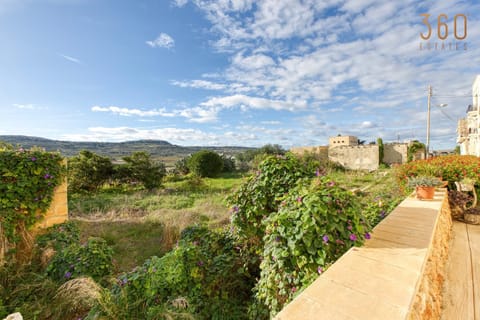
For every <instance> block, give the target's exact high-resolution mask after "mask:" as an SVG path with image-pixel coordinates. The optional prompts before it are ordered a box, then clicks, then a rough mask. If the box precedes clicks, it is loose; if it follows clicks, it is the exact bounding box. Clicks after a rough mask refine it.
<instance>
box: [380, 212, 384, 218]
mask: <svg viewBox="0 0 480 320" xmlns="http://www.w3.org/2000/svg"><path fill="white" fill-rule="evenodd" d="M380 217H382V218H383V217H385V210H382V211H380Z"/></svg>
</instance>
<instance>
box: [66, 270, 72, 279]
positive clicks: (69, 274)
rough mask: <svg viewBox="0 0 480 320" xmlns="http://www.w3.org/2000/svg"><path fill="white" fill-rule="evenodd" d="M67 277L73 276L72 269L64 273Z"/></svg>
mask: <svg viewBox="0 0 480 320" xmlns="http://www.w3.org/2000/svg"><path fill="white" fill-rule="evenodd" d="M64 277H65V279H70V278H71V277H72V273H71V272H70V271H67V272H65V275H64Z"/></svg>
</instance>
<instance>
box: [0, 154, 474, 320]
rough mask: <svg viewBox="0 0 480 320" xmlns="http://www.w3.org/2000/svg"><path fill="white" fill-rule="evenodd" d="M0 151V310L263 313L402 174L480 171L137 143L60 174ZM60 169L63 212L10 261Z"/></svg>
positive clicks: (362, 237)
mask: <svg viewBox="0 0 480 320" xmlns="http://www.w3.org/2000/svg"><path fill="white" fill-rule="evenodd" d="M0 156H1V157H2V158H1V159H2V161H1V162H0V163H1V165H0V174H1V176H0V179H2V184H1V187H0V188H4V189H2V190H0V192H1V193H2V194H9V195H11V196H8V197H5V198H2V200H1V209H2V213H3V212H6V213H7V215H2V218H1V220H0V222H1V224H2V226H3V228H4V230H6V231H3V235H2V236H3V238H4V239H6V241H7V242H9V243H10V244H17V246H16V248H17V249H12V248H13V246H9V247H8V249H11V250H9V251H8V252H7V250H6V252H5V259H4V263H3V264H2V265H1V267H0V318H2V317H4V316H6V315H8V314H9V313H13V312H21V313H22V315H23V316H24V318H26V319H59V318H62V319H270V318H272V317H273V316H274V315H275V314H276V313H278V312H279V311H280V310H281V309H282V307H283V306H284V305H285V304H286V303H288V302H289V301H291V300H292V299H293V298H294V297H295V296H296V295H297V294H298V293H299V292H301V291H302V290H303V289H304V288H306V287H307V286H308V285H309V284H310V283H311V282H312V281H314V280H315V279H316V277H318V276H319V275H320V274H322V273H323V272H324V271H325V270H326V269H328V267H329V266H330V265H331V264H332V263H334V262H335V261H336V260H337V259H338V258H339V257H340V256H341V255H342V254H343V253H344V252H346V251H347V250H348V249H349V248H351V247H352V246H359V245H361V244H362V243H363V242H364V241H366V240H368V239H369V237H370V231H371V230H372V228H373V227H374V226H375V225H376V224H378V223H379V222H380V221H381V220H382V219H383V218H384V217H386V216H387V215H388V213H389V212H391V211H392V210H393V209H394V208H395V207H396V206H397V205H398V203H399V202H400V201H401V200H402V199H403V198H404V197H405V196H407V195H408V194H409V193H411V189H410V188H409V187H408V178H411V177H414V176H427V175H428V176H431V175H434V176H436V177H441V178H442V179H443V180H444V181H448V184H449V188H452V190H453V187H454V182H455V181H460V180H462V179H467V178H468V179H472V180H473V181H474V184H476V185H477V186H478V183H479V181H480V175H479V165H480V163H479V162H478V158H465V157H460V156H456V157H451V158H450V157H442V158H435V159H431V160H427V161H415V162H411V163H408V164H405V165H402V166H399V167H396V168H391V169H388V168H386V169H382V170H378V171H376V172H355V171H347V170H344V169H343V168H341V167H339V166H337V165H335V164H333V163H329V162H328V161H325V160H322V159H317V158H316V157H315V156H314V155H308V154H306V155H304V156H296V155H293V154H291V153H285V152H284V151H282V150H279V149H277V150H274V152H266V153H258V154H256V155H248V156H246V155H243V156H242V157H239V158H241V159H242V160H245V159H246V160H245V161H244V162H243V163H242V169H243V170H242V171H239V170H238V167H239V166H238V164H236V163H235V161H234V160H233V159H231V158H228V157H222V156H220V155H218V154H212V152H211V151H209V152H199V153H198V154H194V155H192V156H191V157H188V158H186V159H181V160H179V161H178V163H177V164H176V166H175V170H172V171H170V172H167V171H166V170H165V167H164V166H163V165H162V163H158V162H155V161H153V160H152V159H150V158H149V155H148V154H147V153H143V152H142V153H135V154H132V155H131V156H129V157H126V159H124V161H123V162H122V163H121V164H112V163H111V161H110V160H109V159H108V158H103V157H100V156H98V155H96V154H94V153H92V152H88V151H82V152H81V153H80V154H78V155H77V156H75V157H73V158H70V159H68V172H66V171H65V169H64V166H63V164H62V158H61V157H60V156H59V155H58V154H55V153H47V152H43V151H40V150H23V149H16V148H12V147H9V148H4V149H3V150H2V151H0ZM33 159H35V160H33ZM11 168H17V169H18V170H17V169H16V170H17V171H12V169H11ZM65 176H68V179H69V212H70V213H69V215H70V218H71V219H70V221H69V222H67V223H64V224H59V225H55V226H53V227H51V228H49V229H47V230H44V231H43V232H40V233H37V234H35V235H34V236H35V238H34V239H32V241H31V243H30V246H29V247H30V249H31V250H30V251H31V252H30V254H29V256H28V259H25V258H22V257H21V255H20V254H19V252H20V248H24V247H25V243H24V239H25V238H26V236H25V234H28V231H29V228H30V227H31V226H32V225H33V224H34V223H35V222H36V221H38V219H41V214H40V213H41V212H43V210H44V209H45V208H46V207H48V204H49V203H50V200H51V196H52V194H53V190H54V187H55V186H56V185H58V183H60V181H62V177H65ZM16 188H17V189H18V190H20V189H21V190H22V191H18V190H17V189H16ZM477 190H478V189H477ZM14 192H15V193H14ZM36 199H37V200H36ZM15 201H18V202H15ZM466 201H467V202H468V201H469V200H466ZM460 207H461V208H463V205H461V206H460ZM18 226H20V227H18ZM27 244H28V243H27Z"/></svg>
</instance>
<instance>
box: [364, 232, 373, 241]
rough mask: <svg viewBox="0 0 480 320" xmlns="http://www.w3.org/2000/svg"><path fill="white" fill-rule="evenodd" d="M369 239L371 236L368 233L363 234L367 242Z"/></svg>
mask: <svg viewBox="0 0 480 320" xmlns="http://www.w3.org/2000/svg"><path fill="white" fill-rule="evenodd" d="M371 237H372V236H371V235H370V233H368V232H366V233H365V239H367V240H368V239H370V238H371Z"/></svg>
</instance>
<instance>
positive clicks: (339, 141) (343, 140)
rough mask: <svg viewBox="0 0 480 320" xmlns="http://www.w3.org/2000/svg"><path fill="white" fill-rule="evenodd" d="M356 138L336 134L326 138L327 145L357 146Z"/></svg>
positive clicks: (330, 146)
mask: <svg viewBox="0 0 480 320" xmlns="http://www.w3.org/2000/svg"><path fill="white" fill-rule="evenodd" d="M357 145H358V138H357V137H355V136H340V135H339V136H336V137H330V138H328V147H329V148H332V147H338V146H357Z"/></svg>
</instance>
